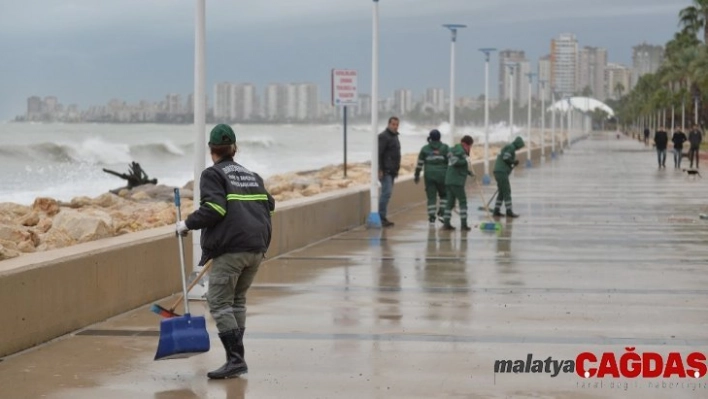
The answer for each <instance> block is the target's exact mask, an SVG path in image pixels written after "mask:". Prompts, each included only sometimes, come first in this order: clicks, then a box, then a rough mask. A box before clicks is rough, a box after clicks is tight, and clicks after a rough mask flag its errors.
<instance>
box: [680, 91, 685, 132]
mask: <svg viewBox="0 0 708 399" xmlns="http://www.w3.org/2000/svg"><path fill="white" fill-rule="evenodd" d="M681 131H682V132H685V131H686V97H685V96H683V95H682V98H681Z"/></svg>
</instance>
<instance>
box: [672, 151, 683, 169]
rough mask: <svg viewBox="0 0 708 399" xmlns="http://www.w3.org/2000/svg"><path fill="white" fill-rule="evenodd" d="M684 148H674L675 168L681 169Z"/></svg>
mask: <svg viewBox="0 0 708 399" xmlns="http://www.w3.org/2000/svg"><path fill="white" fill-rule="evenodd" d="M682 153H683V148H674V166H675V167H677V168H680V167H681V157H682V156H683V154H682Z"/></svg>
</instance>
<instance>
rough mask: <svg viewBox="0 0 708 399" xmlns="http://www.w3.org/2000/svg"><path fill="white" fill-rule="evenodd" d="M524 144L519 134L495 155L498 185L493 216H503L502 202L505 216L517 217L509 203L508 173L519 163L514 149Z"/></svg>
mask: <svg viewBox="0 0 708 399" xmlns="http://www.w3.org/2000/svg"><path fill="white" fill-rule="evenodd" d="M524 145H525V144H524V139H522V138H521V136H519V137H517V138H516V139H514V141H513V142H512V143H510V144H507V145H505V146H504V148H502V150H501V151H500V152H499V154H498V155H497V160H496V162H494V179H495V180H496V181H497V187H499V194H498V195H497V202H496V203H495V204H494V213H493V214H492V216H494V217H501V216H504V215H502V213H501V206H502V202H504V205H505V206H506V216H507V217H511V218H517V217H519V215H517V214H515V213H514V211H513V207H512V203H511V184H510V183H509V175H510V174H511V170H512V169H513V168H514V167H515V166H516V165H518V164H519V160H518V159H516V150H519V149H521V148H524Z"/></svg>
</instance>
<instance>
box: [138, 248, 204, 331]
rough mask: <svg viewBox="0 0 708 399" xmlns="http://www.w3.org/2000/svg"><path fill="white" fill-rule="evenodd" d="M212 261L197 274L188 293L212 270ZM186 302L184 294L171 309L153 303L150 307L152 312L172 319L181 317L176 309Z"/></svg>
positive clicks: (188, 288)
mask: <svg viewBox="0 0 708 399" xmlns="http://www.w3.org/2000/svg"><path fill="white" fill-rule="evenodd" d="M211 261H212V259H209V261H208V262H207V263H206V264H205V265H204V267H203V268H202V271H201V272H199V274H197V277H196V278H195V279H194V281H192V283H191V284H189V287H187V292H189V291H191V290H192V288H194V286H195V285H197V283H198V282H199V280H201V279H202V276H204V273H206V272H207V270H209V269H210V268H211ZM183 300H184V294H180V296H179V298H177V300H176V301H175V303H174V304H173V305H172V307H171V308H169V309H165V308H163V307H162V306H160V305H158V304H156V303H153V304H152V306H151V307H150V311H151V312H153V313H155V314H158V315H160V316H162V317H164V318H170V317H179V316H180V315H179V314H177V313H175V309H177V306H179V304H180V303H182V301H183Z"/></svg>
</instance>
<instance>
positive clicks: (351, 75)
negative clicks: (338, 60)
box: [332, 69, 359, 106]
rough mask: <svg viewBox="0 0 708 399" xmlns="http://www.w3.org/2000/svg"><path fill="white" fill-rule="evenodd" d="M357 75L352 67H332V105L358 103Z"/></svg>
mask: <svg viewBox="0 0 708 399" xmlns="http://www.w3.org/2000/svg"><path fill="white" fill-rule="evenodd" d="M356 78H357V75H356V71H354V70H351V69H332V105H334V106H344V105H358V103H359V98H358V95H357V89H356V88H357V79H356Z"/></svg>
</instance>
